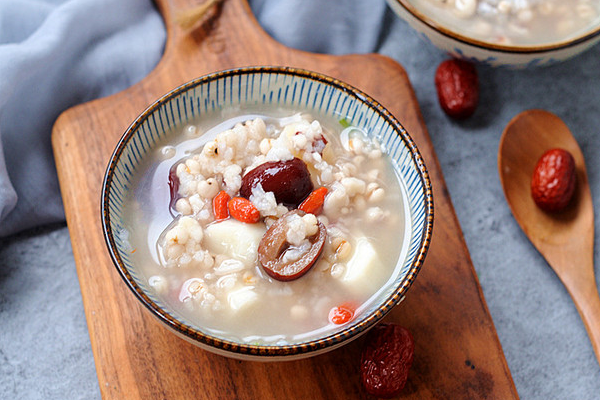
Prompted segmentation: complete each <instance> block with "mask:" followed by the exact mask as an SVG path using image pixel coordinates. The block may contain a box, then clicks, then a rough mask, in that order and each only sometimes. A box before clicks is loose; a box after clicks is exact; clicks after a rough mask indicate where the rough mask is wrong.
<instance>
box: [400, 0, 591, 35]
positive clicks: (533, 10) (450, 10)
mask: <svg viewBox="0 0 600 400" xmlns="http://www.w3.org/2000/svg"><path fill="white" fill-rule="evenodd" d="M409 2H410V3H411V4H412V5H413V6H414V7H415V8H416V9H417V10H418V11H420V12H421V13H422V14H424V15H426V16H429V17H430V18H432V19H434V20H435V21H436V22H439V23H440V24H441V25H444V26H446V27H448V28H450V29H452V30H454V31H456V32H458V33H462V34H463V35H465V36H469V37H474V38H476V39H479V40H481V41H484V42H488V43H492V44H499V45H507V46H520V45H522V46H525V45H549V44H552V43H556V42H559V41H560V42H563V41H567V40H570V39H573V38H577V37H578V36H581V35H583V34H585V33H586V31H589V30H590V28H591V27H592V26H593V25H595V24H598V21H599V19H600V2H599V1H598V0H409Z"/></svg>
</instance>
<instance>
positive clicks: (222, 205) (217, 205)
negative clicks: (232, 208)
mask: <svg viewBox="0 0 600 400" xmlns="http://www.w3.org/2000/svg"><path fill="white" fill-rule="evenodd" d="M229 200H231V196H229V195H228V194H227V192H226V191H224V190H221V191H220V192H219V194H217V195H216V196H215V198H214V199H213V214H214V215H215V219H216V220H217V221H219V220H222V219H226V218H227V217H229V210H228V208H227V203H228V202H229Z"/></svg>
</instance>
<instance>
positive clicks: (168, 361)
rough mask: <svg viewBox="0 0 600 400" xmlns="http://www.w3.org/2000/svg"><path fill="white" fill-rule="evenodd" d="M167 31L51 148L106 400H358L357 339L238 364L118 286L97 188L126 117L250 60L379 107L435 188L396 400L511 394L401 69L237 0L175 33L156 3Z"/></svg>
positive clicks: (406, 308) (168, 9) (395, 315)
mask: <svg viewBox="0 0 600 400" xmlns="http://www.w3.org/2000/svg"><path fill="white" fill-rule="evenodd" d="M156 3H157V6H158V8H159V10H160V12H161V13H162V15H163V16H164V19H165V24H166V28H167V36H168V39H167V44H166V49H165V53H164V57H163V59H162V61H161V62H160V63H159V65H158V66H157V67H156V69H155V70H154V71H153V72H152V73H151V74H150V75H149V76H148V77H146V78H145V79H144V80H143V81H141V82H139V83H138V84H136V85H135V86H133V87H131V88H129V89H127V90H125V91H123V92H121V93H118V94H116V95H113V96H110V97H107V98H103V99H99V100H96V101H92V102H90V103H86V104H82V105H79V106H77V107H74V108H72V109H70V110H68V111H66V112H65V113H63V114H62V115H61V116H60V117H59V119H58V120H57V122H56V124H55V127H54V130H53V135H52V143H53V147H54V152H55V158H56V164H57V169H58V174H59V179H60V184H61V190H62V195H63V199H64V205H65V210H66V215H67V222H68V226H69V230H70V233H71V240H72V245H73V253H74V256H75V262H76V265H77V273H78V277H79V281H80V285H81V293H82V296H83V304H84V307H85V312H86V316H87V323H88V328H89V333H90V339H91V344H92V350H93V352H94V356H95V363H96V370H97V374H98V380H99V385H100V391H101V393H102V396H103V398H104V399H144V400H146V399H183V398H185V399H188V398H193V399H358V398H368V397H369V396H368V395H366V394H365V392H364V391H363V389H362V388H361V385H360V380H359V359H360V351H361V346H362V345H363V340H364V339H358V340H356V341H354V342H352V343H350V344H349V345H347V346H344V347H342V348H340V349H338V350H336V351H333V352H330V353H327V354H325V355H321V356H317V357H313V358H310V359H305V360H300V361H288V362H280V363H260V362H247V361H236V360H232V359H227V358H224V357H220V356H216V355H213V354H211V353H209V352H206V351H203V350H201V349H199V348H197V347H195V346H193V345H191V344H189V343H187V342H185V341H184V340H182V339H180V338H178V337H176V336H175V335H174V334H172V333H171V332H169V331H168V330H167V329H166V328H165V327H163V326H162V325H161V324H160V323H159V322H158V321H156V320H155V319H154V318H153V317H152V316H151V315H150V313H149V312H147V311H146V310H145V309H144V308H143V306H141V305H140V304H139V303H138V301H137V300H136V299H135V297H134V295H133V294H132V293H130V292H129V289H128V288H127V286H126V285H125V284H124V282H123V281H122V280H121V277H120V276H119V274H118V273H117V270H116V269H115V267H114V266H113V265H112V263H111V260H110V257H109V254H108V251H107V249H106V246H105V244H104V239H103V236H102V229H101V224H100V190H101V185H102V179H103V175H104V171H105V168H106V165H107V162H108V159H109V157H110V155H111V153H112V150H113V148H114V147H115V145H116V143H117V141H118V139H119V138H120V137H121V135H122V133H123V132H124V131H125V129H126V128H127V126H128V125H129V124H130V123H131V122H132V121H133V120H134V118H135V117H136V116H137V115H138V114H139V113H140V112H141V111H143V110H144V109H145V108H146V107H147V106H148V105H149V104H150V103H151V102H153V101H154V100H156V99H157V98H158V97H159V96H160V95H162V94H163V93H165V92H167V91H169V90H170V89H173V88H175V87H176V86H178V85H180V84H182V83H184V82H186V81H189V80H191V79H193V78H195V77H198V76H201V75H204V74H206V73H209V72H214V71H217V70H221V69H228V68H233V67H241V66H250V65H285V66H293V67H300V68H305V69H310V70H314V71H318V72H321V73H324V74H327V75H330V76H333V77H336V78H339V79H341V80H343V81H346V82H348V83H350V84H352V85H354V86H356V87H358V88H360V89H362V90H363V91H365V92H367V93H369V94H370V95H371V96H373V97H374V98H375V99H377V100H378V101H379V102H381V103H382V104H383V105H384V106H386V107H387V108H388V109H389V110H390V111H391V112H392V113H393V114H394V115H395V116H396V117H397V118H398V119H399V120H400V121H401V122H402V123H403V125H404V126H405V128H406V129H407V130H408V131H409V133H410V134H411V136H412V137H413V138H414V139H415V141H416V142H417V144H418V146H419V149H420V150H421V152H422V154H423V157H424V159H425V161H426V165H427V166H428V168H429V172H430V174H431V178H432V181H433V187H434V196H435V226H434V233H433V240H432V243H431V247H430V250H429V255H428V257H427V260H426V262H425V265H424V266H423V268H422V270H421V272H420V274H419V276H418V277H417V280H416V282H415V283H414V285H413V287H412V288H411V289H410V290H409V292H408V295H407V298H406V300H405V301H404V302H403V303H402V304H401V305H400V306H398V307H396V308H395V309H394V310H393V311H392V312H391V313H390V315H389V317H387V319H388V320H389V321H395V322H398V323H400V324H402V325H404V326H406V327H408V328H409V329H410V331H411V332H412V333H413V335H414V338H415V345H416V350H415V362H414V364H413V367H412V369H411V372H410V375H409V381H408V384H407V386H406V388H405V390H404V391H403V393H402V396H401V397H402V398H406V399H502V400H507V399H516V398H518V396H517V393H516V390H515V387H514V384H513V381H512V378H511V375H510V372H509V369H508V366H507V364H506V360H505V358H504V354H503V353H502V349H501V346H500V343H499V340H498V337H497V334H496V331H495V328H494V325H493V322H492V319H491V317H490V315H489V312H488V309H487V306H486V304H485V300H484V297H483V294H482V291H481V288H480V286H479V283H478V280H477V276H476V274H475V271H474V269H473V266H472V262H471V260H470V257H469V253H468V250H467V247H466V245H465V242H464V239H463V235H462V232H461V229H460V226H459V223H458V221H457V218H456V215H455V213H454V209H453V207H452V203H451V200H450V197H449V194H448V192H447V189H446V186H445V183H444V179H443V176H442V173H441V170H440V166H439V163H438V160H437V158H436V155H435V153H434V150H433V148H432V144H431V141H430V138H429V136H428V133H427V130H426V128H425V126H424V123H423V119H422V117H421V114H420V111H419V107H418V104H417V101H416V98H415V94H414V92H413V89H412V87H411V85H410V82H409V80H408V78H407V75H406V72H405V71H404V69H403V68H402V67H401V66H400V65H399V64H398V63H396V62H395V61H393V60H391V59H389V58H386V57H383V56H380V55H374V54H369V55H347V56H331V55H317V54H309V53H305V52H301V51H297V50H292V49H289V48H286V47H284V46H282V45H281V44H279V43H276V42H275V41H273V40H272V39H271V38H270V37H269V36H268V35H267V34H266V33H265V32H264V31H263V30H262V29H261V28H260V27H259V25H258V23H257V22H256V20H255V19H254V17H253V16H252V13H251V10H250V8H249V6H248V4H247V2H246V0H225V1H224V4H223V5H222V6H219V7H217V8H216V9H215V10H213V12H211V13H210V15H209V16H208V17H209V18H208V19H207V20H205V21H204V23H203V24H201V25H200V26H198V27H196V28H195V29H193V30H191V31H184V30H182V29H181V28H180V27H179V26H177V25H176V23H175V22H174V20H175V15H176V13H177V12H179V11H182V10H187V9H189V8H190V7H194V6H196V5H197V3H195V2H194V1H193V0H157V2H156Z"/></svg>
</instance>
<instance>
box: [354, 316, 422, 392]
mask: <svg viewBox="0 0 600 400" xmlns="http://www.w3.org/2000/svg"><path fill="white" fill-rule="evenodd" d="M414 351H415V345H414V342H413V338H412V335H411V334H410V332H409V331H408V330H407V329H406V328H403V327H401V326H400V325H397V324H379V325H377V326H375V327H374V328H372V329H371V331H370V332H369V333H368V335H367V338H366V343H365V347H364V348H363V351H362V357H361V365H360V369H361V380H362V384H363V387H364V388H365V390H366V391H367V392H368V393H369V394H371V395H373V396H377V397H383V398H390V397H394V396H397V395H398V394H399V393H400V392H401V391H402V389H403V388H404V385H406V381H407V380H408V372H409V370H410V367H411V365H412V363H413V359H414Z"/></svg>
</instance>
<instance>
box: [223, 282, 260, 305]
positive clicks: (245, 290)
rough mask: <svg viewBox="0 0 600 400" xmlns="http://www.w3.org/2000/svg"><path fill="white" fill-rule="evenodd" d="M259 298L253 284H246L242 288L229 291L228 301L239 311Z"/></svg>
mask: <svg viewBox="0 0 600 400" xmlns="http://www.w3.org/2000/svg"><path fill="white" fill-rule="evenodd" d="M257 298H258V295H257V294H256V292H255V291H254V288H253V287H252V286H244V287H242V288H241V289H238V290H236V291H233V292H231V293H229V295H228V296H227V301H228V302H229V307H231V309H232V310H234V311H238V310H241V309H242V308H246V307H248V306H249V305H251V304H252V303H254V302H255V301H256V300H257Z"/></svg>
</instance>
